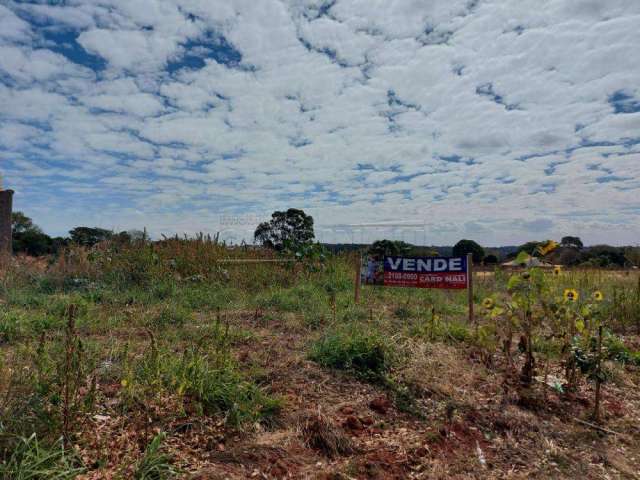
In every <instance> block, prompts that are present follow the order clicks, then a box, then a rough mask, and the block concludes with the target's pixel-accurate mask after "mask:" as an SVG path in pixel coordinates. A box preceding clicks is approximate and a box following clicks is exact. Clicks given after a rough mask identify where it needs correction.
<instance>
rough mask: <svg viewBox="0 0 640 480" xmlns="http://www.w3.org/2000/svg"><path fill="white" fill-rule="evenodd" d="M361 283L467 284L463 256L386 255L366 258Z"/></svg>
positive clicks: (457, 286) (451, 286)
mask: <svg viewBox="0 0 640 480" xmlns="http://www.w3.org/2000/svg"><path fill="white" fill-rule="evenodd" d="M363 267H364V268H363V271H362V274H363V277H364V278H363V283H366V284H371V285H384V286H387V287H413V288H443V289H465V288H467V278H468V270H467V259H466V257H385V259H384V261H379V260H377V261H376V260H371V259H368V260H367V261H366V262H365V265H363Z"/></svg>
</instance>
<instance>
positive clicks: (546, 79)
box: [0, 0, 640, 244]
mask: <svg viewBox="0 0 640 480" xmlns="http://www.w3.org/2000/svg"><path fill="white" fill-rule="evenodd" d="M639 22H640V4H639V3H638V2H636V1H633V0H611V1H607V2H600V1H597V0H593V1H592V0H588V1H583V2H572V1H570V0H545V1H542V2H540V1H538V0H508V1H497V0H479V1H478V0H455V1H450V0H448V1H445V0H441V1H433V2H420V1H417V0H398V1H394V2H388V1H383V0H374V1H372V0H366V1H365V0H349V1H347V0H337V1H327V0H304V1H293V0H290V1H289V0H288V1H276V0H266V1H263V2H250V1H244V0H234V1H222V0H219V1H218V0H217V1H210V0H170V1H160V0H144V1H143V0H135V1H123V0H98V1H95V2H80V1H72V2H65V4H64V5H53V4H38V3H22V2H12V1H10V2H6V3H5V4H3V6H0V169H1V170H2V173H3V174H4V177H5V183H6V184H10V185H12V186H13V187H14V188H15V189H16V190H17V192H18V193H17V195H16V203H17V205H18V207H19V208H23V209H25V210H27V211H28V212H29V213H32V214H33V216H34V217H35V219H36V221H38V222H40V223H41V224H42V226H43V227H45V228H46V229H48V230H51V231H52V232H53V233H64V230H65V229H68V228H69V227H72V226H74V225H77V224H102V225H104V226H106V227H114V228H132V227H138V228H139V227H141V226H145V225H146V226H147V227H149V229H150V230H151V231H152V232H153V233H155V234H159V233H161V232H164V233H173V232H183V231H184V232H190V233H193V232H197V231H209V232H214V231H220V230H224V231H225V234H227V235H229V236H233V238H235V239H236V240H238V239H241V238H243V237H244V238H246V239H249V238H250V237H251V233H252V229H253V228H254V227H255V225H253V224H251V222H236V224H234V225H232V226H229V225H225V224H224V222H221V220H220V219H221V216H222V215H228V214H233V215H245V217H246V218H251V221H252V222H253V221H254V220H256V218H257V216H259V215H257V214H256V212H259V214H260V215H262V214H268V212H270V211H272V210H274V209H276V208H286V207H289V206H296V207H301V208H305V209H307V210H309V211H310V212H311V213H312V214H313V215H314V216H315V218H316V224H317V225H318V234H319V237H320V238H321V239H322V240H325V241H351V240H357V241H361V240H372V239H375V238H378V237H381V236H391V237H393V236H396V237H397V236H404V237H405V240H407V241H420V242H422V241H426V242H428V243H451V242H454V241H456V240H457V239H458V238H460V237H461V236H468V235H473V236H474V237H475V238H476V239H477V240H479V241H481V242H483V243H487V244H500V243H517V242H520V241H523V240H526V239H531V238H533V237H535V236H540V237H560V236H562V235H564V234H578V235H581V236H583V237H584V240H585V241H587V242H588V243H596V242H602V241H607V242H614V243H630V242H631V243H634V242H637V238H638V236H639V235H640V222H639V221H638V220H639V215H640V204H639V203H638V200H637V197H638V189H639V188H640V170H639V169H640V167H639V165H640V134H639V133H638V132H639V131H640V89H639V88H638V85H637V79H638V77H639V76H640V56H638V55H635V54H634V53H635V51H636V50H637V47H638V45H640V29H638V28H637V25H638V23H639ZM80 205H82V207H80ZM61 206H64V208H63V210H64V212H65V213H64V215H62V216H55V215H53V212H59V211H60V208H61ZM265 212H266V213H265ZM254 214H256V215H254ZM245 217H242V218H245ZM254 223H257V221H256V222H254ZM392 224H393V225H403V226H402V227H397V226H396V227H393V226H384V225H392ZM363 225H364V226H363ZM407 225H408V226H407ZM614 236H615V238H612V237H614Z"/></svg>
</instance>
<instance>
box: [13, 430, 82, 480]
mask: <svg viewBox="0 0 640 480" xmlns="http://www.w3.org/2000/svg"><path fill="white" fill-rule="evenodd" d="M0 434H1V432H0ZM83 472H84V469H83V468H81V467H80V466H79V463H78V460H77V459H76V458H75V457H74V456H73V455H71V454H70V453H68V452H67V451H66V450H65V449H64V446H63V444H62V441H61V440H59V441H58V442H56V443H54V444H53V445H51V446H50V447H47V446H45V445H42V444H41V443H40V442H39V441H38V438H37V437H36V435H35V434H33V435H31V436H29V437H27V438H25V437H19V438H17V439H15V441H14V442H13V449H12V450H11V451H7V452H5V454H4V457H3V460H2V462H1V463H0V480H71V479H73V478H75V477H77V476H78V475H80V474H81V473H83Z"/></svg>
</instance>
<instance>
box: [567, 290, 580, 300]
mask: <svg viewBox="0 0 640 480" xmlns="http://www.w3.org/2000/svg"><path fill="white" fill-rule="evenodd" d="M579 296H580V295H579V294H578V291H577V290H576V289H574V288H565V290H564V294H563V297H564V301H565V302H569V301H571V302H575V301H577V300H578V297H579Z"/></svg>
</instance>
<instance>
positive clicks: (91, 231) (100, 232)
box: [69, 227, 113, 247]
mask: <svg viewBox="0 0 640 480" xmlns="http://www.w3.org/2000/svg"><path fill="white" fill-rule="evenodd" d="M69 235H70V237H71V241H72V242H73V243H75V244H77V245H82V246H83V247H93V246H94V245H96V244H98V243H100V242H104V241H105V240H109V239H110V238H112V237H113V232H112V231H111V230H105V229H104V228H98V227H93V228H91V227H76V228H74V229H73V230H70V231H69Z"/></svg>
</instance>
